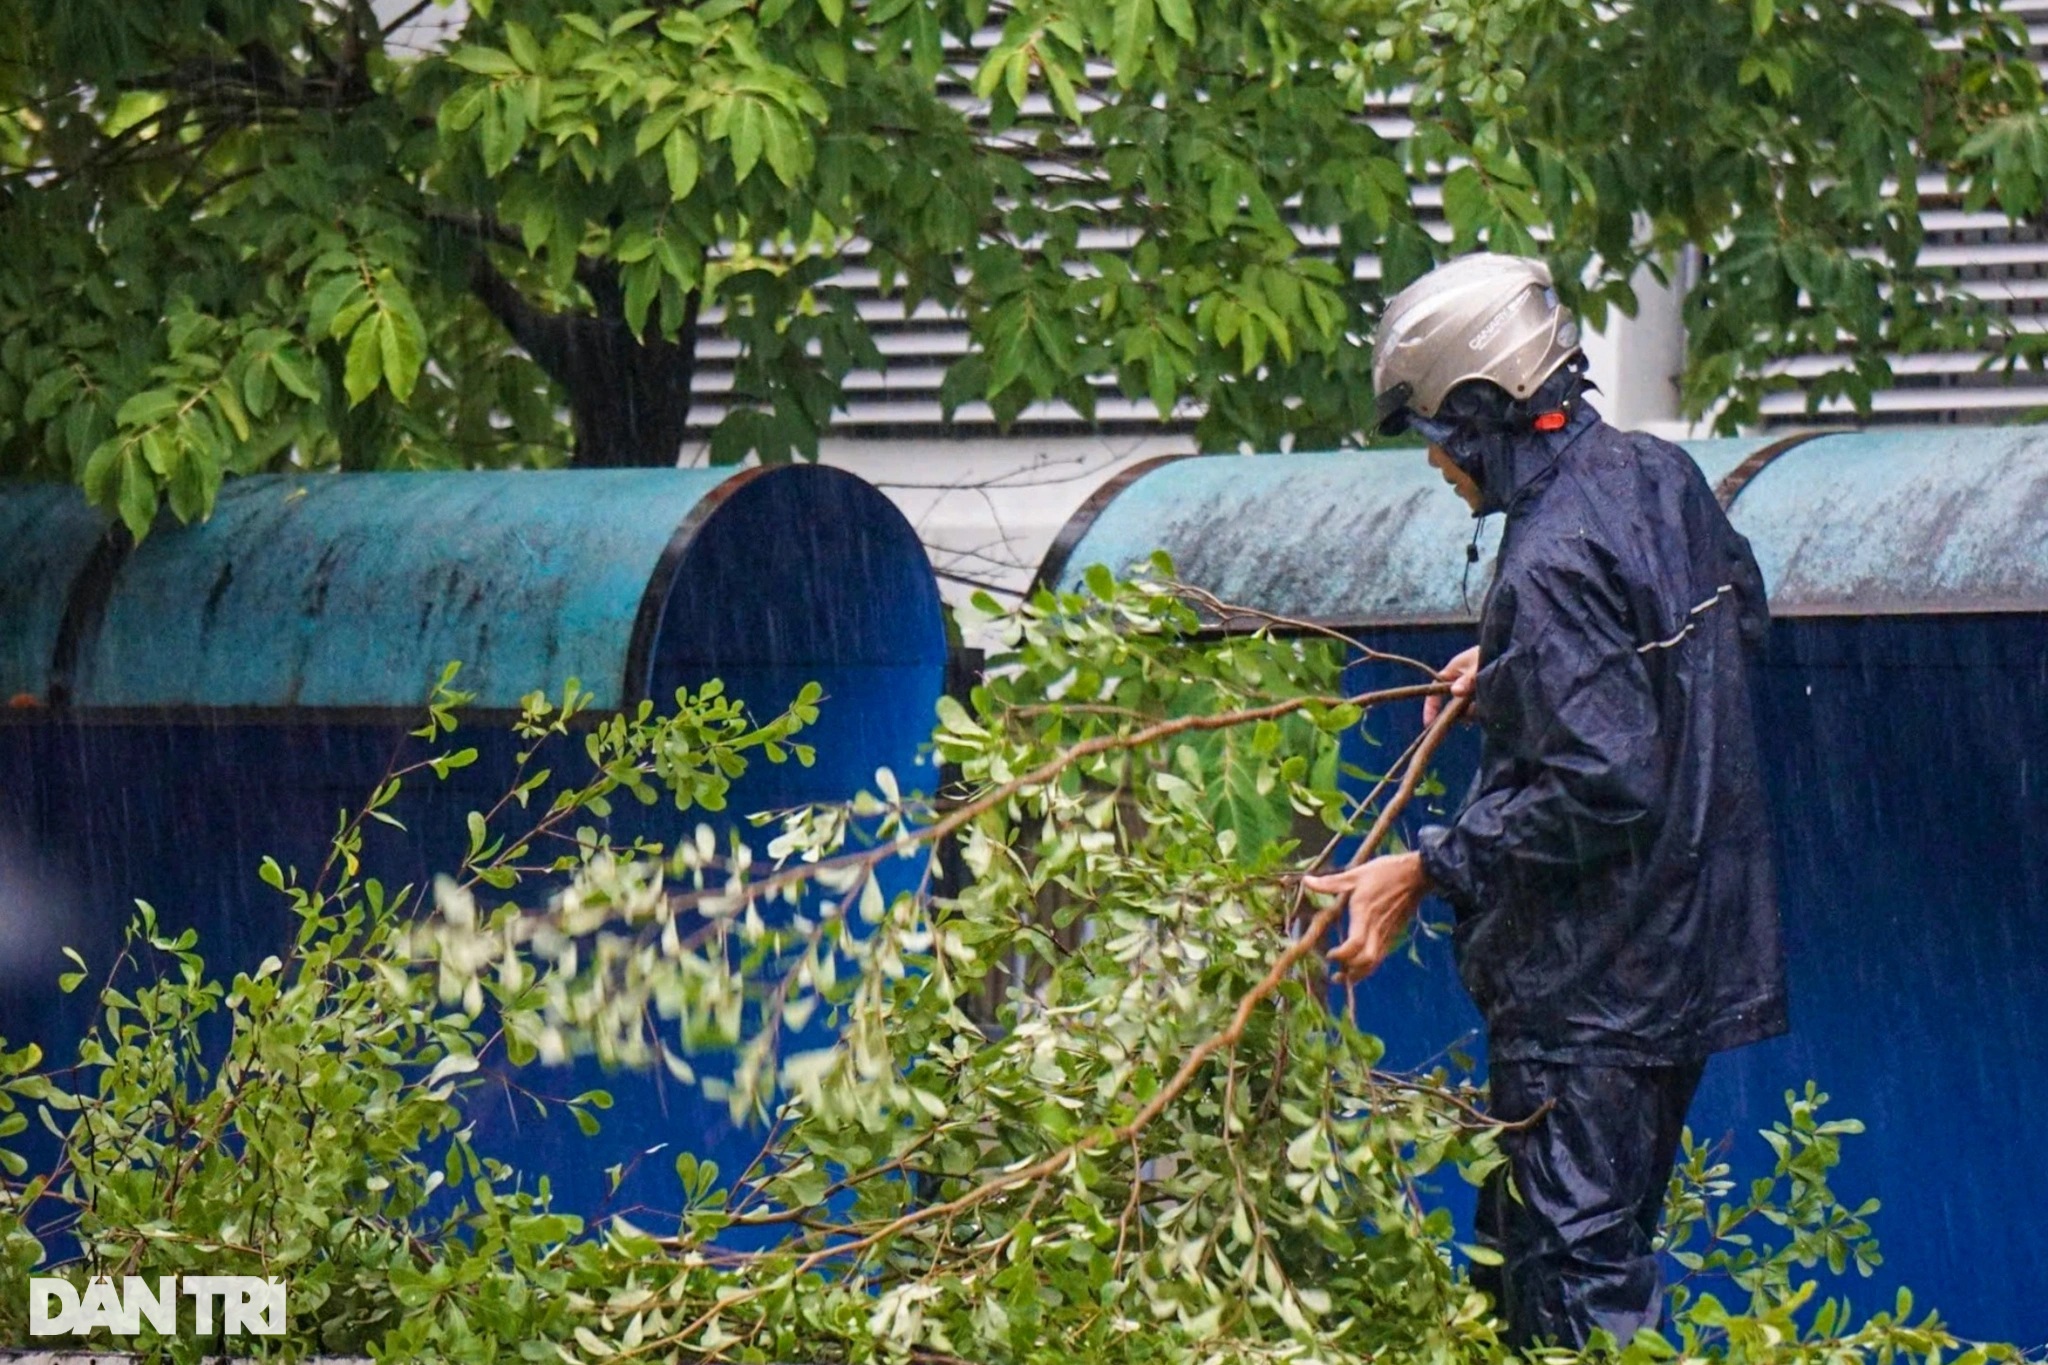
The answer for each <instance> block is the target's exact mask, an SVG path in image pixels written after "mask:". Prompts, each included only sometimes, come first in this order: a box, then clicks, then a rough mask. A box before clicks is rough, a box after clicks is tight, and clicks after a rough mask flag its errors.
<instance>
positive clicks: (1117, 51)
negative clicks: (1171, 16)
mask: <svg viewBox="0 0 2048 1365" xmlns="http://www.w3.org/2000/svg"><path fill="white" fill-rule="evenodd" d="M1152 6H1153V0H1116V16H1115V27H1114V36H1113V42H1112V44H1111V48H1110V52H1111V60H1112V61H1114V62H1115V63H1116V79H1117V84H1119V85H1121V86H1123V87H1124V88H1125V89H1127V90H1128V89H1129V88H1130V87H1131V83H1132V82H1133V81H1135V80H1136V79H1137V77H1138V68H1139V65H1140V63H1141V62H1142V61H1143V60H1144V56H1145V52H1146V50H1147V49H1148V48H1149V47H1150V46H1151V45H1152Z"/></svg>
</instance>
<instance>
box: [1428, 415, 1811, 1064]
mask: <svg viewBox="0 0 2048 1365" xmlns="http://www.w3.org/2000/svg"><path fill="white" fill-rule="evenodd" d="M1541 410H1554V409H1541ZM1466 425H1467V426H1468V427H1469V426H1471V425H1476V423H1467V424H1466ZM1447 434H1448V435H1450V437H1451V441H1452V443H1451V444H1446V443H1445V442H1443V441H1439V444H1443V445H1444V446H1445V449H1446V450H1447V451H1449V452H1450V454H1451V456H1452V457H1453V458H1454V459H1456V460H1458V461H1460V462H1461V463H1465V462H1469V463H1468V464H1467V467H1468V469H1469V470H1470V471H1471V472H1472V474H1473V477H1475V478H1476V479H1477V480H1478V481H1479V485H1480V488H1481V490H1482V493H1483V495H1484V499H1485V500H1484V503H1483V504H1482V510H1483V511H1496V512H1504V513H1506V514H1507V522H1508V527H1507V533H1506V534H1505V535H1504V536H1503V537H1502V540H1501V548H1500V550H1499V552H1498V556H1497V560H1496V567H1495V571H1494V580H1493V584H1492V586H1491V587H1490V588H1489V590H1488V593H1487V598H1486V604H1485V606H1484V608H1483V609H1482V611H1481V615H1480V624H1479V656H1480V659H1481V664H1480V668H1479V672H1478V674H1477V676H1476V678H1475V680H1474V687H1473V693H1472V715H1473V718H1474V719H1475V720H1476V721H1477V722H1478V723H1479V726H1480V730H1481V740H1480V771H1479V776H1478V780H1477V782H1476V783H1475V785H1474V788H1473V791H1472V793H1471V795H1470V796H1469V797H1468V799H1467V801H1466V803H1465V805H1464V807H1463V808H1462V809H1461V810H1460V811H1459V813H1458V816H1457V818H1456V819H1455V820H1454V821H1453V822H1452V823H1451V824H1449V825H1447V826H1433V827H1430V828H1427V829H1424V830H1422V831H1421V832H1420V835H1419V837H1418V840H1417V844H1418V848H1419V849H1420V851H1421V853H1422V859H1423V867H1424V870H1425V871H1426V873H1427V874H1428V877H1429V880H1430V883H1431V885H1432V886H1434V887H1435V889H1436V890H1437V892H1438V893H1439V894H1440V895H1442V896H1443V897H1444V899H1446V900H1447V901H1449V902H1450V903H1451V905H1452V907H1453V908H1454V909H1455V910H1456V911H1457V912H1458V927H1457V932H1456V935H1455V944H1456V947H1457V951H1458V959H1459V968H1460V971H1461V973H1462V975H1463V976H1464V980H1465V984H1466V986H1467V987H1468V988H1469V989H1470V991H1471V994H1472V998H1473V1000H1474V1002H1475V1003H1477V1004H1478V1006H1479V1008H1480V1012H1481V1014H1483V1015H1484V1016H1485V1018H1486V1021H1487V1029H1488V1034H1489V1038H1490V1047H1491V1049H1492V1051H1491V1056H1492V1057H1493V1059H1494V1060H1495V1061H1501V1060H1520V1061H1551V1062H1562V1063H1571V1064H1574V1065H1594V1066H1658V1065H1670V1064H1674V1063H1678V1062H1687V1061H1692V1060H1697V1059H1698V1058H1700V1057H1703V1056H1705V1055H1707V1054H1708V1053H1711V1052H1716V1051H1719V1050H1721V1049H1723V1048H1727V1047H1736V1046H1740V1045H1742V1044H1743V1043H1748V1042H1754V1041H1756V1040H1757V1039H1759V1038H1765V1037H1769V1036H1771V1035H1773V1034H1775V1033H1779V1032H1782V1031H1783V1030H1784V1028H1785V1024H1786V1014H1785V992H1784V965H1783V960H1782V954H1781V949H1780V946H1779V943H1778V924H1777V908H1776V902H1775V891H1774V877H1773V874H1772V869H1771V863H1770V852H1769V850H1770V835H1769V829H1768V826H1767V825H1766V823H1765V819H1764V805H1763V786H1762V777H1761V773H1760V769H1759V763H1758V755H1757V749H1756V739H1755V734H1754V729H1753V721H1752V718H1751V715H1750V697H1749V671H1750V667H1751V663H1752V657H1753V655H1754V653H1755V651H1756V650H1757V649H1758V648H1759V647H1760V646H1761V644H1762V643H1763V638H1764V634H1765V631H1766V629H1767V626H1768V617H1767V615H1766V608H1765V604H1764V603H1765V599H1764V588H1763V579H1762V575H1761V574H1759V573H1758V571H1757V566H1756V560H1755V557H1754V556H1753V555H1752V554H1751V553H1750V549H1749V545H1748V543H1747V542H1746V541H1744V540H1743V538H1742V537H1741V536H1740V535H1739V534H1737V533H1736V531H1735V529H1734V528H1733V527H1732V526H1730V525H1729V524H1728V519H1727V516H1726V515H1725V514H1724V513H1723V512H1722V510H1721V507H1720V505H1719V504H1718V503H1717V502H1715V500H1714V496H1713V492H1712V490H1711V489H1709V488H1708V487H1707V483H1706V479H1705V477H1704V476H1703V475H1702V474H1701V473H1700V470H1699V466H1697V465H1696V464H1694V463H1693V462H1692V460H1691V458H1690V457H1688V456H1687V455H1686V454H1685V452H1683V451H1681V450H1679V449H1678V448H1677V447H1675V446H1672V445H1669V444H1668V443H1666V442H1662V441H1658V440H1656V439H1654V438H1652V437H1648V436H1641V435H1636V434H1632V433H1627V432H1620V431H1616V430H1615V429H1614V428H1612V427H1610V426H1608V425H1607V424H1606V423H1604V422H1602V421H1601V420H1600V418H1599V416H1598V414H1596V413H1595V412H1594V411H1593V410H1592V409H1591V408H1588V407H1585V406H1583V405H1581V406H1578V407H1576V408H1575V409H1572V410H1571V411H1569V412H1568V415H1567V420H1566V421H1565V423H1564V425H1563V427H1562V428H1561V429H1560V430H1558V431H1556V432H1549V433H1542V432H1535V431H1524V432H1497V433H1494V434H1489V435H1484V436H1479V437H1474V438H1467V439H1462V440H1461V439H1459V438H1458V435H1457V433H1455V432H1453V433H1447Z"/></svg>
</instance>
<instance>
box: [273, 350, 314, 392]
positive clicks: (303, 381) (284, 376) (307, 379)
mask: <svg viewBox="0 0 2048 1365" xmlns="http://www.w3.org/2000/svg"><path fill="white" fill-rule="evenodd" d="M270 368H271V369H272V370H273V371H274V372H275V373H276V374H277V380H278V382H279V383H280V384H283V385H284V386H285V387H286V388H288V389H290V390H291V391H292V392H293V393H295V394H297V395H298V396H299V397H301V398H304V399H307V400H309V401H310V400H312V399H315V398H318V397H319V396H320V385H319V383H318V381H317V379H316V377H315V374H314V371H313V362H312V360H311V359H310V358H309V357H308V356H307V355H306V353H305V352H303V351H301V350H300V349H299V348H298V347H296V346H287V347H284V348H283V349H281V350H279V351H277V352H275V353H274V354H272V355H271V357H270Z"/></svg>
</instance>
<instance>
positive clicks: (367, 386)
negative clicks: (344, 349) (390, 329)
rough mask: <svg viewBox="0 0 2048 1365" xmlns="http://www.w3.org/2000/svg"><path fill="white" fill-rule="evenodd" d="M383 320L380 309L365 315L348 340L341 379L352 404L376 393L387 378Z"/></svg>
mask: <svg viewBox="0 0 2048 1365" xmlns="http://www.w3.org/2000/svg"><path fill="white" fill-rule="evenodd" d="M383 320H384V315H383V314H381V313H379V314H374V315H372V316H370V317H366V318H364V319H363V320H362V322H361V323H359V324H358V325H357V326H356V331H355V335H354V336H353V337H352V338H350V340H349V345H348V361H347V363H346V365H345V366H344V367H343V370H342V378H341V382H342V387H343V388H345V389H346V390H347V391H348V401H349V405H350V406H352V407H353V406H354V405H356V404H358V403H360V402H362V401H363V400H364V399H365V398H368V397H369V396H370V395H371V394H373V393H375V392H376V391H377V385H378V384H379V383H380V382H382V380H383V378H384V342H383V336H382V331H383V328H382V323H383Z"/></svg>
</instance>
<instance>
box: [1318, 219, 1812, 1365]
mask: <svg viewBox="0 0 2048 1365" xmlns="http://www.w3.org/2000/svg"><path fill="white" fill-rule="evenodd" d="M1584 373H1585V360H1584V356H1583V354H1582V353H1581V352H1580V349H1579V339H1578V328H1577V324H1576V322H1575V321H1574V320H1573V318H1572V316H1571V314H1570V313H1569V312H1568V311H1566V310H1565V309H1564V308H1562V307H1561V306H1560V305H1559V303H1558V300H1557V296H1556V294H1555V292H1554V291H1553V290H1552V288H1551V280H1550V276H1549V273H1548V271H1547V270H1546V268H1545V267H1544V266H1543V265H1542V263H1540V262H1537V261H1529V260H1523V259H1520V258H1516V257H1510V256H1489V255H1479V256H1468V257H1464V258H1462V259H1460V260H1457V261H1453V262H1451V263H1450V264H1448V265H1446V266H1444V267H1442V268H1440V269H1439V270H1437V271H1434V272H1432V273H1431V274H1430V275H1427V276H1424V277H1423V278H1422V279H1421V280H1418V281H1416V282H1415V283H1414V284H1412V285H1410V286H1409V287H1408V288H1407V289H1406V290H1404V291H1402V292H1401V293H1400V294H1399V295H1398V296H1397V297H1396V298H1395V299H1394V300H1393V301H1392V302H1391V303H1389V304H1388V306H1387V310H1386V313H1385V315H1384V317H1383V319H1382V322H1381V325H1380V332H1379V336H1378V337H1377V339H1376V342H1375V357H1374V386H1375V388H1376V389H1377V390H1378V392H1379V399H1380V405H1381V413H1382V417H1383V420H1384V423H1385V428H1384V429H1392V430H1399V429H1400V428H1401V427H1402V426H1404V425H1405V426H1409V427H1412V428H1414V429H1415V430H1417V431H1419V432H1420V433H1421V434H1423V435H1424V436H1426V437H1428V438H1429V440H1430V442H1431V448H1430V459H1431V461H1432V463H1434V464H1436V465H1437V467H1438V469H1439V470H1440V471H1441V472H1442V473H1443V474H1444V477H1445V478H1446V479H1447V480H1448V481H1449V482H1450V483H1451V484H1452V485H1453V486H1454V487H1455V488H1457V489H1458V491H1459V492H1460V494H1461V495H1462V496H1464V498H1465V499H1466V501H1467V502H1468V503H1469V504H1470V505H1471V506H1472V508H1473V511H1474V514H1475V515H1486V514H1489V513H1501V514H1503V515H1504V516H1505V517H1506V527H1505V530H1504V531H1503V534H1502V541H1501V548H1500V551H1499V555H1498V558H1497V561H1496V568H1495V573H1494V581H1493V586H1492V587H1491V589H1490V590H1489V592H1488V594H1487V597H1486V602H1485V606H1484V608H1483V610H1482V612H1481V616H1480V624H1479V643H1478V645H1477V646H1476V648H1475V649H1473V650H1468V651H1466V653H1465V654H1462V655H1460V656H1459V657H1458V658H1457V659H1455V660H1453V661H1452V663H1451V665H1450V666H1449V667H1448V668H1446V669H1445V670H1444V673H1443V674H1442V675H1441V676H1442V677H1444V678H1445V679H1446V680H1448V681H1450V683H1451V684H1452V689H1453V691H1454V693H1456V694H1458V695H1469V696H1470V697H1471V709H1472V716H1473V718H1474V719H1475V720H1476V721H1477V722H1478V724H1479V725H1480V726H1481V727H1482V729H1481V748H1480V771H1479V775H1478V778H1477V781H1476V782H1475V783H1474V786H1473V789H1472V793H1471V795H1470V796H1469V797H1468V798H1467V800H1466V802H1465V804H1464V806H1463V808H1462V809H1461V810H1460V811H1459V813H1458V815H1457V818H1456V820H1455V821H1454V822H1453V823H1452V824H1450V825H1447V826H1436V827H1432V828H1427V829H1424V830H1423V831H1422V833H1421V836H1420V839H1419V847H1418V849H1417V850H1416V851H1414V852H1410V853H1404V854H1397V855H1392V856H1388V857H1381V858H1375V859H1373V860H1372V861H1370V862H1368V863H1365V864H1363V865H1361V866H1360V867H1358V868H1355V869H1353V870H1351V871H1348V872H1342V873H1338V874H1336V875H1334V876H1329V877H1322V878H1312V879H1310V881H1309V886H1310V888H1311V889H1312V890H1315V891H1318V892H1332V893H1336V894H1339V895H1342V896H1344V897H1345V898H1346V900H1347V902H1348V907H1349V928H1348V932H1347V934H1346V936H1345V939H1344V942H1343V943H1342V944H1341V945H1340V946H1339V947H1338V948H1337V949H1336V951H1335V953H1334V954H1333V961H1334V963H1335V965H1336V967H1337V969H1338V970H1339V972H1340V974H1341V975H1342V976H1343V977H1344V978H1345V979H1346V980H1352V981H1355V980H1358V979H1360V978H1362V977H1363V976H1365V975H1366V974H1367V973H1369V972H1371V971H1372V970H1373V969H1374V968H1375V967H1377V966H1378V965H1379V963H1380V961H1381V960H1382V959H1383V958H1384V957H1385V955H1386V954H1387V952H1388V951H1389V950H1390V949H1391V948H1392V946H1393V945H1394V943H1395V941H1396V940H1397V939H1398V938H1399V936H1400V934H1401V933H1402V931H1403V930H1404V929H1405V927H1406V926H1407V924H1408V921H1409V919H1410V918H1411V917H1412V916H1413V914H1414V912H1415V909H1416V906H1417V905H1418V903H1419V902H1420V901H1421V899H1422V897H1423V896H1424V895H1425V894H1428V893H1430V892H1434V893H1435V894H1437V895H1439V896H1441V897H1442V898H1443V899H1444V900H1445V901H1447V902H1448V903H1449V904H1450V906H1451V907H1452V909H1453V911H1454V912H1455V914H1456V920H1457V927H1456V931H1455V945H1456V952H1457V959H1458V967H1459V974H1460V975H1461V976H1462V977H1463V979H1464V982H1465V985H1466V987H1467V989H1468V990H1469V991H1470V992H1471V994H1472V998H1473V1000H1474V1002H1475V1003H1477V1005H1478V1006H1479V1009H1480V1012H1481V1014H1482V1015H1483V1016H1484V1018H1485V1021H1486V1030H1487V1041H1488V1058H1489V1061H1488V1067H1489V1084H1490V1089H1491V1096H1492V1108H1493V1112H1494V1114H1495V1115H1496V1116H1497V1117H1499V1118H1501V1119H1505V1120H1510V1121H1512V1120H1519V1119H1526V1118H1529V1117H1530V1116H1532V1115H1537V1114H1538V1113H1539V1111H1544V1107H1545V1106H1546V1105H1548V1106H1549V1108H1548V1110H1547V1112H1542V1113H1541V1117H1539V1118H1537V1119H1536V1120H1535V1121H1534V1122H1533V1123H1532V1124H1531V1125H1530V1126H1529V1127H1527V1128H1526V1129H1524V1130H1521V1131H1518V1132H1511V1133H1508V1134H1506V1135H1505V1136H1504V1140H1503V1147H1504V1149H1505V1151H1506V1153H1507V1156H1508V1162H1507V1166H1506V1170H1507V1172H1508V1173H1510V1174H1511V1175H1512V1178H1513V1190H1512V1192H1510V1190H1509V1189H1507V1188H1506V1186H1505V1183H1504V1182H1503V1181H1501V1180H1499V1179H1496V1180H1494V1181H1493V1182H1491V1183H1490V1184H1489V1185H1488V1187H1487V1188H1486V1189H1485V1190H1483V1191H1482V1193H1481V1196H1480V1210H1479V1219H1478V1221H1479V1227H1478V1229H1477V1233H1478V1238H1479V1240H1480V1242H1481V1243H1482V1244H1485V1245H1488V1246H1491V1247H1492V1248H1493V1249H1495V1250H1496V1251H1498V1252H1499V1253H1500V1254H1501V1256H1502V1257H1503V1260H1504V1264H1503V1265H1502V1266H1501V1267H1499V1268H1498V1269H1497V1270H1490V1269H1488V1268H1486V1267H1480V1268H1477V1269H1475V1271H1474V1276H1473V1278H1474V1280H1475V1281H1476V1282H1478V1283H1480V1284H1482V1286H1484V1287H1486V1288H1488V1289H1489V1290H1490V1291H1491V1292H1492V1294H1493V1297H1494V1300H1495V1304H1496V1306H1497V1308H1498V1309H1499V1311H1500V1313H1501V1315H1502V1317H1503V1318H1504V1319H1505V1321H1506V1323H1507V1327H1508V1335H1509V1340H1510V1341H1511V1343H1513V1344H1517V1345H1530V1344H1534V1343H1536V1342H1540V1341H1553V1342H1557V1343H1560V1344H1564V1345H1572V1346H1577V1345H1583V1344H1584V1343H1585V1342H1586V1340H1587V1339H1588V1337H1589V1336H1590V1335H1591V1334H1592V1333H1593V1332H1594V1331H1595V1330H1596V1329H1605V1330H1606V1331H1608V1332H1611V1333H1613V1335H1614V1336H1615V1337H1616V1338H1617V1340H1619V1341H1620V1342H1621V1343H1622V1344H1626V1342H1627V1340H1628V1338H1629V1337H1631V1336H1633V1335H1634V1334H1635V1332H1636V1331H1637V1330H1638V1329H1639V1328H1643V1327H1654V1326H1656V1324H1657V1322H1658V1320H1659V1317H1660V1312H1661V1299H1662V1276H1661V1274H1660V1270H1659V1266H1658V1262H1657V1257H1656V1254H1655V1251H1654V1246H1653V1239H1654V1237H1655V1235H1656V1231H1657V1219H1658V1215H1659V1213H1660V1211H1661V1209H1662V1204H1663V1196H1664V1192H1665V1188H1666V1186H1667V1184H1668V1182H1669V1179H1670V1174H1671V1167H1672V1162H1673V1159H1674V1157H1675V1155H1676V1152H1677V1148H1678V1142H1679V1134H1680V1130H1681V1128H1682V1126H1683V1124H1684V1120H1685V1113H1686V1109H1687V1106H1688V1105H1689V1104H1690V1103H1691V1100H1692V1095H1693V1091H1694V1088H1695V1087H1696V1086H1697V1085H1698V1083H1699V1079H1700V1073H1701V1069H1702V1067H1703V1065H1704V1063H1705V1060H1706V1058H1707V1057H1708V1055H1709V1054H1711V1053H1714V1052H1717V1051H1721V1050H1723V1049H1727V1048H1732V1047H1738V1046H1741V1045H1743V1044H1745V1043H1751V1042H1755V1041H1758V1040H1759V1039H1763V1038H1768V1037H1771V1036H1773V1035H1775V1034H1778V1033H1782V1032H1784V1030H1785V1028H1786V1012H1785V987H1784V968H1783V960H1782V953H1781V950H1780V947H1779V942H1778V917H1777V907H1776V902H1775V895H1774V887H1773V879H1772V871H1771V863H1770V855H1769V843H1770V840H1769V833H1768V830H1767V828H1766V825H1765V815H1764V805H1763V793H1762V787H1761V781H1760V777H1759V772H1758V762H1757V744H1756V737H1755V733H1754V729H1753V725H1752V721H1751V716H1750V691H1749V679H1748V669H1749V667H1750V664H1751V661H1752V659H1753V656H1754V654H1755V652H1756V650H1757V649H1758V648H1759V647H1760V646H1761V644H1762V642H1763V638H1764V635H1765V632H1766V629H1767V626H1768V618H1767V615H1766V609H1765V604H1764V592H1763V583H1762V579H1761V577H1760V575H1759V574H1758V572H1757V567H1756V561H1755V559H1754V558H1753V557H1752V556H1751V554H1750V550H1749V545H1748V543H1747V542H1746V541H1745V540H1744V539H1743V538H1742V537H1741V536H1740V535H1738V534H1737V533H1736V532H1735V530H1734V528H1733V527H1731V526H1730V525H1729V524H1728V519H1727V517H1726V516H1725V515H1723V513H1722V510H1721V508H1720V506H1719V505H1718V504H1717V503H1716V502H1715V500H1714V497H1713V494H1712V492H1711V491H1710V490H1709V489H1708V487H1707V484H1706V481H1705V479H1704V478H1703V476H1702V475H1701V474H1700V471H1699V469H1698V467H1697V466H1695V465H1694V464H1693V462H1692V461H1691V459H1690V458H1688V457H1687V456H1686V455H1685V453H1684V452H1683V451H1681V450H1679V449H1678V448H1676V447H1675V446H1672V445H1669V444H1667V443H1665V442H1663V441H1659V440H1656V439H1654V438H1652V437H1648V436H1642V435H1635V434H1630V433H1626V432H1621V431H1617V430H1615V429H1614V428H1612V427H1610V426H1608V425H1607V424H1606V423H1605V422H1603V421H1601V420H1600V417H1599V414H1598V413H1596V412H1594V411H1593V409H1592V408H1591V407H1589V406H1588V405H1587V404H1586V403H1585V402H1584V400H1583V394H1584V392H1585V390H1586V388H1587V385H1586V381H1585V379H1584ZM1432 712H1433V708H1432Z"/></svg>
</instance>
